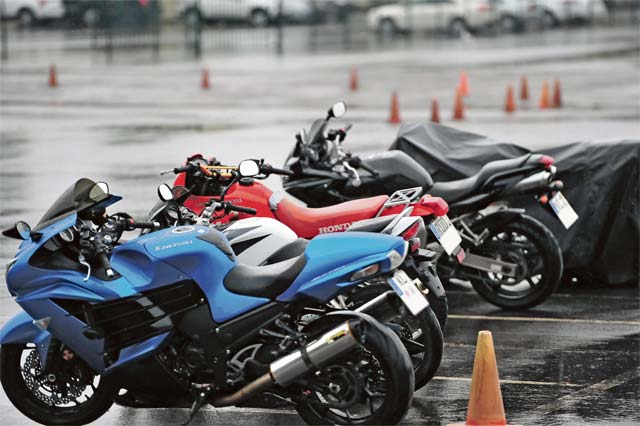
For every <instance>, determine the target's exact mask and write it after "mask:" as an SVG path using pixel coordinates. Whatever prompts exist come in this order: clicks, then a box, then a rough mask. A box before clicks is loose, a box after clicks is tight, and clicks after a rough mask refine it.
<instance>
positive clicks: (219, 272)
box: [121, 226, 269, 323]
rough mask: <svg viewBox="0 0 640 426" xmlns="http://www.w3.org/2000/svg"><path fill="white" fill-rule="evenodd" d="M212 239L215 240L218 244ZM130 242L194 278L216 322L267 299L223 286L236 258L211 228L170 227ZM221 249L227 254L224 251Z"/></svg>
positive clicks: (253, 307) (221, 237) (254, 306)
mask: <svg viewBox="0 0 640 426" xmlns="http://www.w3.org/2000/svg"><path fill="white" fill-rule="evenodd" d="M211 241H214V242H216V243H217V244H218V246H215V245H214V243H212V242H211ZM129 244H135V245H137V246H143V247H144V248H145V250H146V251H147V253H149V254H150V255H151V256H152V257H153V258H155V259H158V260H161V261H162V262H164V263H166V264H168V265H171V266H173V267H175V268H176V269H177V270H179V271H181V272H182V274H183V278H182V279H184V277H190V278H191V279H193V280H194V281H195V282H196V283H197V284H198V285H199V286H200V288H201V289H202V291H203V292H204V294H205V295H206V296H207V300H208V301H209V304H210V307H211V315H212V316H213V319H214V321H216V322H218V323H220V322H224V321H228V320H230V319H232V318H235V317H237V316H238V315H241V314H244V313H245V312H249V311H250V310H252V309H255V308H257V307H259V306H261V305H264V304H265V303H267V302H269V299H266V298H258V297H249V296H243V295H240V294H235V293H231V292H230V291H228V290H227V289H226V288H225V286H224V284H223V280H224V277H225V276H226V275H227V274H228V273H229V271H230V270H231V269H233V268H234V267H235V265H236V260H235V256H234V255H233V252H232V251H231V247H230V246H229V243H228V241H227V240H226V238H225V237H224V235H223V234H222V233H221V232H219V231H217V230H215V229H213V228H209V227H206V226H182V227H178V228H169V229H165V230H162V231H158V232H154V233H152V234H149V235H147V236H145V237H142V238H139V239H138V240H136V241H135V242H132V243H129ZM121 250H122V248H121ZM127 250H128V248H127ZM223 250H225V251H227V252H228V253H229V254H225V253H224V251H223Z"/></svg>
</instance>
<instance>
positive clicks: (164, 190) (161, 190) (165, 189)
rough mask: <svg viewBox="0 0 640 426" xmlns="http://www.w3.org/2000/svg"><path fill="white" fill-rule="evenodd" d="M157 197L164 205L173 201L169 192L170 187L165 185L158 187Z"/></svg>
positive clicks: (170, 191)
mask: <svg viewBox="0 0 640 426" xmlns="http://www.w3.org/2000/svg"><path fill="white" fill-rule="evenodd" d="M158 197H159V198H160V199H161V200H162V201H164V202H165V203H168V202H169V201H173V191H172V190H171V187H170V186H169V185H167V184H166V183H163V184H162V185H158Z"/></svg>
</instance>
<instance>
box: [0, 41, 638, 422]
mask: <svg viewBox="0 0 640 426" xmlns="http://www.w3.org/2000/svg"><path fill="white" fill-rule="evenodd" d="M639 40H640V39H638V37H637V31H636V30H628V31H627V30H624V29H615V30H611V31H605V32H586V33H585V32H580V31H574V32H571V33H563V32H560V31H559V32H553V33H552V34H547V35H541V34H537V35H536V34H534V35H530V36H525V37H521V38H514V39H509V38H505V39H504V40H502V41H500V43H501V44H500V46H499V47H496V46H494V45H493V44H492V41H491V40H477V41H476V40H471V41H468V42H463V43H454V42H450V44H448V43H449V42H442V43H439V44H438V45H437V46H432V47H424V48H421V50H419V51H411V50H406V51H405V50H399V51H393V52H388V53H387V54H384V55H382V54H373V53H368V54H359V53H353V54H341V55H338V54H336V55H317V56H295V57H294V56H289V57H285V58H280V59H279V58H273V57H271V56H268V57H255V56H254V57H249V56H228V57H210V58H205V60H204V61H203V63H204V64H206V65H207V66H209V67H210V69H211V71H212V74H211V80H212V89H211V90H209V91H202V90H201V89H200V87H199V78H200V69H201V66H202V64H198V63H193V62H171V61H167V62H162V63H160V64H149V63H138V61H137V60H136V57H135V53H131V54H121V55H118V56H116V62H115V63H114V64H112V65H106V64H104V62H103V61H102V60H101V58H87V57H86V56H84V55H81V54H80V53H78V52H74V51H69V52H58V53H56V55H57V56H56V61H57V64H58V70H59V76H58V78H59V82H60V86H59V87H58V88H56V89H50V88H48V87H47V85H46V81H47V68H48V65H49V62H50V61H51V59H50V57H48V56H46V55H45V56H38V55H34V57H33V58H30V59H29V61H28V62H27V61H26V60H24V61H14V62H10V63H8V64H4V65H3V66H2V68H1V69H0V71H1V72H0V142H1V145H0V228H6V227H7V226H9V225H10V224H12V223H13V222H14V221H15V220H18V219H23V220H27V221H28V222H30V223H31V224H34V223H35V222H36V221H37V220H38V219H39V217H40V216H41V215H42V214H43V213H44V211H45V210H46V208H47V207H48V206H49V205H50V204H51V202H52V201H53V200H55V199H56V198H57V197H58V196H59V195H60V193H61V192H62V191H63V190H64V189H65V188H66V187H67V186H68V185H69V184H71V183H72V182H73V181H74V180H75V179H77V178H79V177H82V176H87V177H91V178H93V179H94V180H105V181H107V182H109V184H110V186H111V189H112V191H113V192H114V193H117V194H120V195H123V196H124V200H123V201H121V202H120V203H119V204H118V205H117V206H114V207H113V208H112V209H111V210H110V211H111V212H116V211H128V212H130V213H132V214H133V215H134V216H137V217H139V216H143V215H144V214H145V213H146V212H147V211H148V210H149V209H150V208H151V206H152V205H153V204H154V203H155V201H156V195H155V194H156V192H155V187H156V186H157V184H159V183H161V182H164V181H166V182H169V183H170V182H171V179H169V178H166V179H164V178H162V177H160V176H159V172H160V171H162V170H167V169H170V168H173V167H174V166H176V165H178V164H180V163H181V162H182V161H184V158H185V157H186V156H187V155H189V154H192V153H195V152H201V153H203V154H205V155H216V156H218V158H220V159H221V160H223V161H224V162H227V163H237V162H238V161H239V160H241V159H243V158H260V157H264V158H266V159H267V161H270V162H272V163H273V164H274V165H279V164H281V163H282V161H283V160H284V158H285V156H286V155H287V153H288V151H289V149H290V148H291V147H292V145H293V141H294V133H295V132H297V131H298V130H299V129H300V128H301V127H303V126H308V125H309V124H310V122H311V120H312V119H314V118H317V117H321V116H323V114H324V111H325V110H326V108H328V106H329V105H331V104H332V103H333V102H334V101H335V100H336V99H340V98H342V99H345V100H346V101H347V103H348V105H349V107H350V110H349V111H348V112H347V115H346V120H348V121H350V122H353V123H354V124H355V125H354V128H353V130H352V131H351V133H350V135H349V137H348V139H347V142H346V144H347V146H348V147H349V148H350V149H352V150H353V151H355V152H360V153H362V152H372V151H376V150H381V149H385V148H386V147H387V146H388V145H389V144H390V143H391V142H392V140H393V137H394V135H395V133H396V131H397V127H395V126H391V125H388V124H386V122H385V121H386V118H387V114H388V102H389V94H390V92H391V91H392V90H397V91H398V93H399V96H400V104H401V114H402V117H403V119H405V120H421V119H424V118H426V117H428V114H429V112H428V110H427V107H428V105H429V102H430V99H431V98H432V97H438V98H439V99H440V100H441V102H440V103H441V108H442V109H441V115H442V117H443V119H445V124H453V125H456V126H459V127H463V128H465V129H467V130H471V131H475V132H478V133H485V134H490V135H491V136H493V137H495V138H497V139H503V140H508V141H512V142H516V143H520V144H523V145H525V146H529V147H541V146H549V145H552V144H555V143H560V142H571V141H575V140H615V139H621V138H625V137H626V138H632V137H635V138H637V137H638V135H640V103H638V96H640V92H638V87H640V81H639V75H640V73H639V70H640V62H639V59H638V55H637V52H638V49H639V46H640V41H639ZM611 52H618V53H611ZM352 66H357V67H358V69H359V73H360V86H361V90H360V91H359V92H355V93H352V92H349V91H348V71H349V69H350V68H351V67H352ZM462 69H464V70H465V71H467V73H468V74H469V76H470V83H471V92H472V94H471V96H470V97H469V99H468V101H467V105H468V107H469V109H468V110H467V117H468V119H467V121H464V122H461V123H453V122H451V121H448V119H449V116H450V110H451V104H452V94H453V88H454V86H455V84H456V83H457V78H458V75H459V73H460V71H461V70H462ZM523 74H526V75H528V77H529V81H530V83H531V89H530V90H531V92H532V94H533V98H534V99H533V100H532V101H531V102H530V104H529V105H528V109H526V110H519V111H518V112H517V113H516V114H515V115H514V116H512V117H505V116H504V114H503V113H502V111H501V107H502V102H503V100H504V91H505V87H506V84H507V83H517V81H518V79H519V78H520V76H521V75H523ZM550 78H559V79H560V80H561V81H562V82H563V88H564V90H565V91H564V99H565V104H566V107H565V109H563V110H550V111H539V110H536V109H535V105H536V100H537V94H538V91H539V87H540V84H541V82H542V81H543V80H544V79H550ZM525 106H527V105H525ZM267 184H269V185H270V186H272V187H277V186H278V185H279V183H278V181H277V179H275V178H271V179H269V180H268V181H267ZM16 246H17V244H16V243H15V242H13V241H10V240H7V239H5V238H0V263H2V264H5V263H6V262H7V261H8V260H9V259H10V258H11V257H12V256H13V254H14V253H15V249H16ZM449 298H450V305H451V319H450V321H449V326H448V330H447V336H446V346H445V359H444V361H443V364H442V367H441V369H440V371H439V372H438V377H437V378H436V379H435V380H433V382H432V383H430V384H429V385H428V386H427V387H426V388H424V389H423V390H421V391H419V392H418V393H417V394H416V397H415V399H414V402H413V406H412V409H411V411H410V413H409V415H408V416H407V418H406V420H405V422H406V423H407V424H425V423H428V424H447V423H449V422H453V421H461V420H463V419H464V417H465V411H466V404H467V398H468V389H469V378H470V376H471V369H472V362H473V353H474V347H475V341H476V334H477V331H479V330H482V329H488V330H491V331H492V332H493V337H494V341H495V343H496V353H497V357H498V365H499V369H500V375H501V379H502V380H503V384H502V391H503V396H504V402H505V408H506V410H507V417H508V420H510V421H512V422H517V423H521V424H539V425H547V424H581V423H592V424H610V423H615V424H637V423H638V422H640V410H639V408H638V403H639V398H640V379H639V377H640V372H639V366H640V358H639V353H640V309H639V308H640V294H639V292H638V288H637V287H629V288H596V289H592V288H573V289H565V290H563V291H562V292H560V293H558V294H556V295H554V296H553V297H552V298H551V299H550V300H549V301H547V302H546V303H545V304H543V305H542V306H540V307H538V308H535V309H533V310H531V311H529V312H526V313H508V312H503V311H501V310H498V309H495V308H494V307H493V306H492V305H489V304H487V303H485V302H482V301H481V300H480V299H479V297H477V296H476V295H475V294H474V293H473V292H472V291H471V290H469V289H467V288H463V287H455V288H451V289H449ZM17 310H18V307H17V305H15V303H13V301H12V300H11V298H10V297H9V295H8V292H7V290H6V288H5V286H4V281H1V282H0V324H2V323H4V322H5V321H6V320H7V319H8V318H9V317H10V316H11V315H13V314H14V313H15V312H17ZM523 316H524V317H526V318H525V319H523ZM0 416H1V417H2V419H3V424H28V423H29V422H28V421H27V420H25V418H24V417H23V416H21V415H20V414H19V413H18V412H17V411H16V410H15V409H14V408H13V407H11V406H10V404H9V402H8V401H7V399H6V397H5V396H4V394H0ZM186 416H187V414H186V411H185V410H176V409H172V410H161V409H155V410H130V409H124V408H120V407H114V408H112V410H111V411H110V412H109V413H108V414H107V415H106V416H105V417H104V418H102V419H100V420H99V421H98V422H97V423H99V424H114V423H120V424H181V423H183V422H184V421H185V420H186ZM232 422H233V423H236V424H251V425H259V424H299V423H300V419H299V417H297V416H296V415H295V413H294V412H293V411H289V410H286V409H285V410H273V409H269V410H263V409H248V408H243V409H225V410H213V409H206V410H205V411H203V412H202V413H201V415H199V416H198V417H197V418H196V419H194V421H193V424H214V423H220V424H229V423H232Z"/></svg>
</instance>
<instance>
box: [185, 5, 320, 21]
mask: <svg viewBox="0 0 640 426" xmlns="http://www.w3.org/2000/svg"><path fill="white" fill-rule="evenodd" d="M279 4H280V0H180V2H179V5H178V12H179V13H180V14H181V15H186V16H187V17H192V18H198V19H204V20H221V21H241V22H242V21H244V22H249V23H250V24H251V25H253V26H255V27H264V26H267V25H268V24H269V23H271V22H273V21H274V20H275V19H276V18H277V16H278V13H279ZM312 11H313V9H312V5H311V2H310V1H309V0H283V1H282V15H283V16H284V18H286V19H287V20H290V21H298V22H299V21H304V20H306V19H307V18H309V16H310V15H311V13H312Z"/></svg>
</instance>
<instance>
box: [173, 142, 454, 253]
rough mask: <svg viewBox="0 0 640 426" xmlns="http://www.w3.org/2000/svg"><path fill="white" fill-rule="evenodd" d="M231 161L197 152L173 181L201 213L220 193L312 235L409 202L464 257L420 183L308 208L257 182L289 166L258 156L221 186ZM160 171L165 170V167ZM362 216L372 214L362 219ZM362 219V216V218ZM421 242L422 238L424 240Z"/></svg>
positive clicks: (371, 226)
mask: <svg viewBox="0 0 640 426" xmlns="http://www.w3.org/2000/svg"><path fill="white" fill-rule="evenodd" d="M234 170H235V166H222V165H219V164H216V162H215V161H211V160H210V161H207V160H205V159H204V158H203V157H202V155H200V154H197V155H194V156H192V157H189V158H188V159H187V163H186V165H185V166H183V167H177V168H175V169H173V170H172V171H169V172H173V173H176V174H177V175H178V176H177V178H176V180H175V182H174V186H183V187H185V188H188V189H189V190H190V191H191V194H192V195H191V196H190V197H189V198H188V199H187V200H186V201H185V202H184V206H185V207H187V208H188V209H190V210H192V211H193V212H195V213H196V214H200V213H201V212H202V210H204V208H206V206H207V205H208V203H209V202H210V201H211V198H212V197H216V198H217V197H224V199H225V200H227V201H228V202H231V203H233V204H236V205H240V206H243V207H246V208H249V209H254V210H256V212H257V213H254V214H255V215H257V216H259V217H270V218H273V219H276V220H279V221H280V222H282V223H284V224H285V225H287V226H288V227H289V228H291V229H292V230H293V231H294V232H295V233H296V234H297V235H298V236H299V237H301V238H313V237H315V236H316V235H318V234H324V233H331V232H342V231H346V230H347V229H348V228H349V227H350V226H351V224H353V223H354V222H358V227H359V229H360V228H362V229H361V230H362V231H368V232H379V231H380V230H382V229H384V228H385V227H386V226H387V225H388V224H389V223H390V222H391V221H392V220H393V219H394V217H395V215H397V214H399V213H401V212H402V211H403V210H405V209H406V208H407V207H412V211H411V215H412V216H420V217H422V218H423V219H424V221H425V223H427V224H429V227H430V228H431V229H432V230H434V229H435V230H437V232H436V231H434V234H435V235H436V237H437V238H438V239H439V240H440V242H441V244H442V245H443V246H444V247H445V249H446V250H447V251H448V252H452V253H454V254H456V255H458V256H459V258H460V260H461V259H462V258H463V257H464V251H463V250H461V249H460V245H459V244H460V237H459V235H458V232H457V231H456V229H455V227H454V226H453V225H452V224H451V221H449V219H448V217H447V216H446V214H447V212H448V210H449V206H448V205H447V203H446V201H444V200H443V199H442V198H440V197H431V196H429V195H425V196H421V192H422V188H408V189H403V190H399V191H396V192H394V193H393V194H392V195H391V196H388V195H378V196H376V197H370V198H362V199H359V200H354V201H347V202H344V203H340V204H336V205H333V206H329V207H321V208H309V207H306V206H304V205H302V204H301V203H299V202H298V201H296V200H294V199H293V198H291V197H290V196H288V195H287V194H286V193H285V192H284V191H276V192H273V191H272V190H271V189H269V188H267V187H266V186H265V185H263V184H262V183H260V182H259V180H261V179H266V178H267V177H269V176H270V175H272V174H276V175H286V176H288V175H290V174H291V173H292V172H290V171H288V170H282V169H277V168H275V167H272V166H271V165H269V164H266V163H264V162H263V161H260V172H261V174H260V176H256V177H253V178H250V179H247V178H245V179H242V180H240V181H239V182H238V183H235V184H233V185H230V186H225V184H226V182H227V181H228V179H230V177H231V175H232V173H231V172H232V171H234ZM169 172H164V173H169ZM252 215H253V214H249V213H243V212H233V214H230V215H225V216H223V217H221V218H219V219H216V222H215V223H216V224H218V223H219V224H223V223H228V222H229V221H232V220H236V219H244V218H247V217H251V216H252ZM366 219H370V220H368V221H366ZM362 221H365V222H362ZM419 231H420V230H419V229H417V228H416V229H413V230H410V232H411V233H412V234H413V235H403V237H404V238H405V239H406V240H410V239H412V238H414V237H415V236H416V235H418V233H419ZM423 243H424V242H423Z"/></svg>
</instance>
